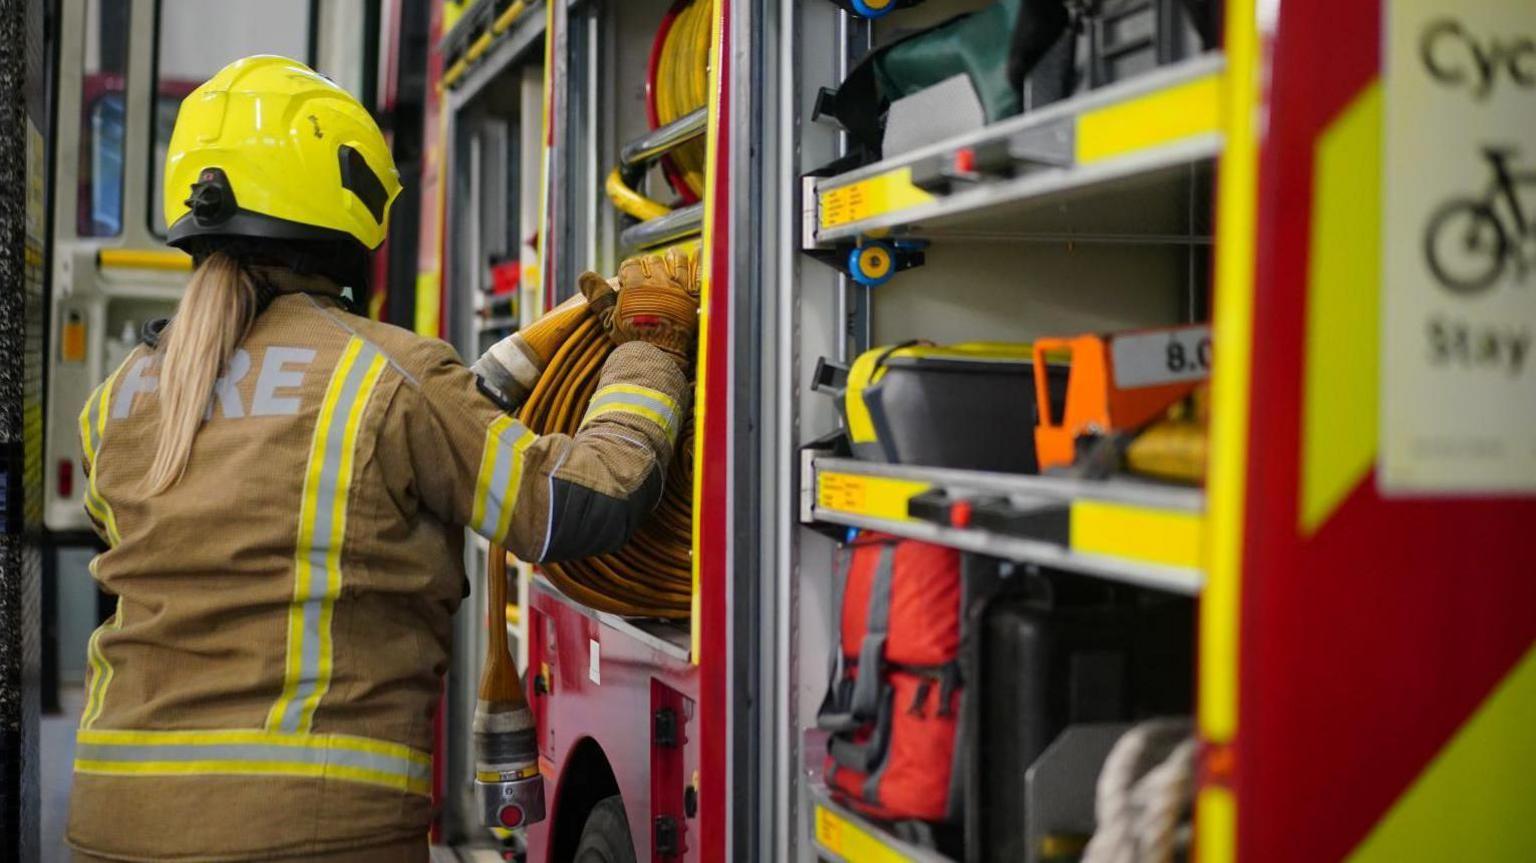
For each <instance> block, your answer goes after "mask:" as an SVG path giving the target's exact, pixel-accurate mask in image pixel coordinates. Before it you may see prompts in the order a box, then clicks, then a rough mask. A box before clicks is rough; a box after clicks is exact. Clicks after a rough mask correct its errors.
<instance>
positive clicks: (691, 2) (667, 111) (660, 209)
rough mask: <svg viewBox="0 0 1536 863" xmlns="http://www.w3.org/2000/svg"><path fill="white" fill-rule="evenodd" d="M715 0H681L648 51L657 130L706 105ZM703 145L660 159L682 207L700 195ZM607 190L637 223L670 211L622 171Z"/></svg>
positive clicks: (649, 99) (650, 105) (649, 98)
mask: <svg viewBox="0 0 1536 863" xmlns="http://www.w3.org/2000/svg"><path fill="white" fill-rule="evenodd" d="M713 20H714V2H713V0H680V2H678V3H675V4H674V5H673V6H672V8H671V9H670V10H668V12H667V15H666V17H665V18H663V19H662V22H661V26H660V27H659V28H658V29H657V32H656V41H655V42H654V43H653V44H652V46H651V59H650V70H649V72H648V76H647V80H646V111H647V115H648V118H649V120H650V124H651V128H653V129H657V128H660V127H662V126H665V125H666V124H668V123H671V122H672V121H674V120H677V119H679V118H681V117H683V116H684V115H687V114H690V113H692V112H693V111H696V110H698V109H700V108H702V107H704V106H705V105H707V104H709V49H710V38H711V35H712V23H713ZM705 153H706V150H705V142H704V139H703V138H698V139H695V140H693V141H689V142H688V143H686V144H683V145H681V146H679V147H677V148H675V149H674V150H672V151H671V152H670V153H668V154H667V156H666V157H665V158H664V159H663V160H662V170H663V172H664V173H665V174H666V176H667V180H668V182H669V183H670V184H671V185H672V187H673V190H674V191H676V192H677V193H678V194H679V195H681V196H682V197H683V202H684V203H693V202H695V201H698V200H699V199H700V198H702V196H703V195H704V160H705ZM604 188H605V191H606V192H607V193H608V198H609V200H611V201H613V205H614V207H616V208H617V209H618V210H619V211H620V212H622V213H626V214H628V215H630V216H633V217H635V218H636V219H639V220H641V221H646V220H648V219H654V218H657V217H659V216H664V215H666V214H667V213H670V212H671V211H672V208H671V207H669V206H667V205H666V204H663V203H661V202H659V201H656V200H653V199H651V198H648V197H646V196H645V195H643V194H641V193H640V192H639V191H637V190H636V189H634V188H632V187H630V186H629V185H628V184H627V183H625V182H624V177H623V174H622V173H621V171H620V169H618V168H614V169H613V171H612V172H610V173H609V174H608V180H607V183H606V184H605V187H604Z"/></svg>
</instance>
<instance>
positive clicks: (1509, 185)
mask: <svg viewBox="0 0 1536 863" xmlns="http://www.w3.org/2000/svg"><path fill="white" fill-rule="evenodd" d="M1383 6H1384V8H1385V10H1386V11H1385V15H1386V20H1385V27H1386V39H1385V46H1386V56H1385V58H1384V64H1385V65H1384V69H1383V83H1384V90H1385V92H1384V96H1385V102H1384V105H1385V128H1384V129H1383V145H1384V147H1385V152H1384V155H1385V159H1384V167H1383V171H1384V174H1383V181H1384V182H1383V196H1384V198H1383V208H1382V255H1383V259H1382V278H1383V285H1382V294H1381V313H1382V329H1381V359H1382V373H1381V388H1382V390H1381V462H1380V465H1379V474H1378V476H1379V482H1380V485H1381V487H1382V489H1383V491H1385V492H1388V493H1397V494H1415V495H1418V494H1426V493H1429V494H1436V493H1438V494H1477V493H1495V494H1510V493H1531V492H1536V357H1533V356H1532V347H1533V339H1536V3H1532V2H1531V0H1459V2H1447V0H1386V2H1384V4H1383Z"/></svg>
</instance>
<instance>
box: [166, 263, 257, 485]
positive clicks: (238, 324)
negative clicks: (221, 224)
mask: <svg viewBox="0 0 1536 863" xmlns="http://www.w3.org/2000/svg"><path fill="white" fill-rule="evenodd" d="M256 312H257V295H256V284H255V282H254V281H252V279H251V275H250V273H248V272H246V271H245V270H244V269H243V268H242V267H241V266H240V265H239V264H238V263H236V262H235V259H234V258H231V257H230V256H228V255H226V254H223V253H222V252H215V253H214V254H212V255H209V256H208V258H207V259H206V260H204V261H203V263H202V266H200V267H198V268H197V271H196V272H194V273H193V274H192V279H191V281H190V282H188V283H187V292H186V294H185V295H183V296H182V298H181V305H180V306H179V307H178V308H177V310H176V317H175V319H174V320H173V321H172V322H171V324H170V326H169V327H167V328H166V331H165V337H164V341H163V342H162V343H161V346H160V358H161V359H160V384H159V388H158V389H159V393H160V439H159V441H157V442H156V445H155V460H154V463H153V464H151V465H150V468H149V475H148V476H147V477H146V478H145V482H146V483H147V485H148V488H149V493H150V494H151V495H155V494H159V493H160V492H163V491H165V490H166V489H168V488H170V487H171V486H173V485H175V484H176V483H177V482H178V481H180V479H181V475H182V474H183V473H184V472H186V469H187V459H188V458H190V457H191V455H192V439H193V438H195V437H196V436H197V430H198V428H199V427H200V426H201V425H202V423H203V417H204V415H205V414H206V413H207V411H208V404H209V402H210V400H211V399H212V398H213V388H214V385H215V384H216V383H217V382H218V379H219V375H221V374H223V373H224V371H225V369H226V367H227V366H228V364H229V359H230V357H232V356H233V355H234V353H235V349H236V348H238V347H240V343H241V342H243V341H244V340H245V336H246V333H247V332H249V330H250V328H251V323H252V322H253V321H254V320H255V319H256Z"/></svg>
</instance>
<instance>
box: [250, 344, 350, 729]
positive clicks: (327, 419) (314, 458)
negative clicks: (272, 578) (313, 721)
mask: <svg viewBox="0 0 1536 863" xmlns="http://www.w3.org/2000/svg"><path fill="white" fill-rule="evenodd" d="M360 350H362V341H361V340H359V339H357V338H353V339H351V340H350V341H348V342H347V347H346V349H345V350H343V351H342V353H341V360H340V362H338V363H337V364H336V370H335V371H334V372H332V373H331V380H330V382H329V383H328V384H327V385H326V388H325V399H324V401H322V402H321V403H320V415H319V417H318V418H317V419H316V421H315V433H314V437H313V439H312V440H311V441H310V450H309V466H308V468H307V469H306V470H305V472H304V497H303V500H302V501H301V502H300V504H299V540H298V543H297V546H296V550H295V553H294V557H293V570H294V571H293V602H292V603H291V604H290V605H289V606H288V647H287V662H286V665H285V667H284V670H283V692H282V694H281V695H279V696H278V698H277V701H276V702H274V703H273V705H272V709H271V710H270V711H269V712H268V713H267V727H268V728H278V727H280V726H281V725H282V722H283V716H284V714H286V713H287V711H288V705H290V704H292V703H293V700H294V698H295V697H297V696H298V691H299V676H300V671H301V668H302V665H303V660H304V656H303V654H304V602H305V600H307V599H308V590H307V588H308V585H309V580H310V576H311V572H310V560H309V551H310V549H311V548H312V547H313V546H314V542H315V508H316V506H317V501H318V498H319V496H320V472H321V470H322V469H323V468H324V467H325V440H326V432H328V431H329V430H330V425H331V417H332V416H333V415H334V414H335V411H336V402H337V400H338V399H339V398H340V397H341V388H342V383H343V382H344V381H345V380H346V377H347V372H348V371H350V370H351V369H352V364H353V363H354V362H355V361H356V360H357V354H358V352H359V351H360Z"/></svg>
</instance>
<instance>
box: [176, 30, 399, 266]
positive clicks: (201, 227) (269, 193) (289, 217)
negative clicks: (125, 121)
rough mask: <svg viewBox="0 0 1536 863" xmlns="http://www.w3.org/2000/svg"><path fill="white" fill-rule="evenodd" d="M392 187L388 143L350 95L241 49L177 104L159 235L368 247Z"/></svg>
mask: <svg viewBox="0 0 1536 863" xmlns="http://www.w3.org/2000/svg"><path fill="white" fill-rule="evenodd" d="M398 194H400V174H399V172H398V171H397V170H395V162H394V159H393V157H392V156H391V155H390V152H389V145H388V144H387V143H386V142H385V140H384V135H383V134H382V133H381V132H380V131H379V127H378V124H376V123H375V122H374V121H373V117H372V116H371V115H369V113H368V110H367V109H366V108H364V107H363V106H362V104H361V103H360V102H358V101H357V100H356V99H355V98H353V97H352V95H351V94H350V93H348V92H347V91H345V90H343V89H342V88H340V87H338V86H336V85H335V84H334V83H332V82H331V81H330V80H329V79H327V78H326V77H324V76H323V75H320V74H319V73H317V72H315V71H314V70H313V69H311V68H309V67H308V66H306V65H304V64H303V63H300V62H298V61H297V60H290V59H288V58H286V57H274V56H271V55H257V56H254V57H246V58H245V59H243V60H236V61H235V62H233V63H231V64H229V65H228V66H225V67H224V68H223V69H221V70H219V72H218V74H216V75H214V76H213V77H212V78H210V79H208V81H207V83H205V84H203V85H202V86H201V87H198V88H197V89H196V90H193V91H192V94H191V95H189V96H187V98H186V99H185V100H184V101H183V102H182V103H181V111H180V113H178V114H177V115H176V128H175V130H174V131H173V132H172V133H171V141H170V149H169V151H168V152H167V153H166V159H165V223H166V225H168V226H169V231H168V234H167V242H168V243H170V244H171V245H173V246H177V247H179V248H187V247H189V246H195V245H197V243H196V242H195V241H196V240H197V239H198V238H215V237H218V238H236V237H254V238H261V239H273V240H300V241H315V240H320V241H327V240H328V241H338V240H339V241H346V240H349V239H350V240H355V241H356V242H357V243H359V244H361V245H362V246H363V247H364V248H366V249H376V248H378V246H379V244H380V243H382V242H383V241H384V234H385V231H386V227H387V226H388V224H389V208H390V205H391V204H392V203H393V202H394V200H395V196H396V195H398ZM348 244H349V243H348Z"/></svg>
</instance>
